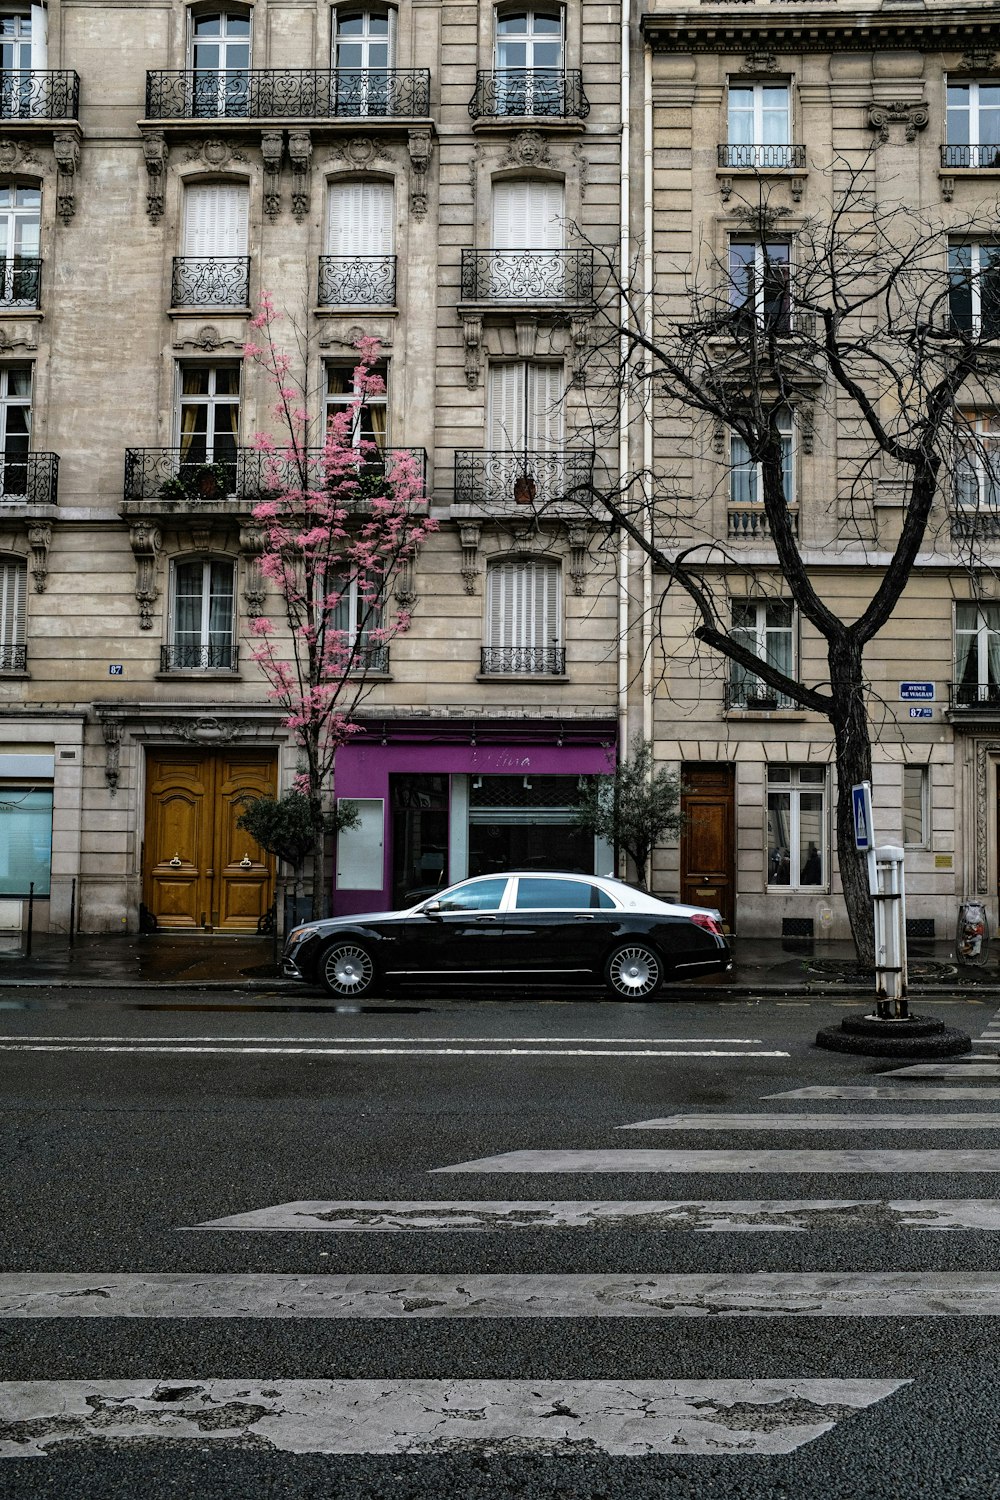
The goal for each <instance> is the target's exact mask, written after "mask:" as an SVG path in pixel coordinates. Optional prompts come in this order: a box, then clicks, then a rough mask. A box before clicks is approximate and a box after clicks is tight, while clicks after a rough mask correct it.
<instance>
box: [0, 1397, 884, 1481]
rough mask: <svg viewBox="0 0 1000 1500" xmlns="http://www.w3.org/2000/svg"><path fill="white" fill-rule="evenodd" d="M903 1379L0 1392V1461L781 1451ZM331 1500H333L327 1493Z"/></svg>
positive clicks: (859, 1408) (788, 1450)
mask: <svg viewBox="0 0 1000 1500" xmlns="http://www.w3.org/2000/svg"><path fill="white" fill-rule="evenodd" d="M909 1383H910V1382H909V1381H906V1380H628V1381H612V1380H513V1381H504V1380H462V1381H458V1380H265V1381H256V1380H191V1379H185V1380H49V1381H41V1380H40V1381H24V1382H13V1381H9V1382H6V1383H4V1384H0V1422H2V1426H3V1434H4V1435H3V1437H2V1438H0V1457H3V1458H44V1457H45V1456H46V1455H47V1454H48V1453H50V1452H55V1453H58V1451H59V1446H60V1444H62V1443H66V1442H80V1441H81V1440H87V1439H89V1440H95V1439H97V1440H99V1441H101V1442H102V1443H104V1444H106V1445H107V1446H108V1447H111V1448H114V1447H115V1446H117V1445H124V1444H126V1443H133V1444H134V1443H135V1442H136V1441H141V1440H142V1439H144V1438H146V1439H155V1440H157V1441H163V1440H170V1441H172V1442H187V1443H191V1444H197V1446H198V1448H199V1449H205V1448H207V1447H208V1446H209V1445H212V1446H213V1447H222V1448H225V1447H227V1446H240V1447H242V1448H246V1447H248V1446H252V1447H256V1448H262V1449H267V1450H270V1451H277V1452H281V1453H369V1454H386V1453H411V1454H421V1455H433V1454H448V1453H477V1454H483V1455H493V1456H497V1457H504V1456H508V1455H509V1456H511V1457H521V1456H523V1455H525V1454H531V1455H534V1454H562V1453H575V1454H578V1453H581V1452H584V1453H590V1452H594V1451H597V1452H601V1453H606V1454H611V1455H614V1456H615V1457H622V1458H640V1457H643V1456H646V1455H649V1454H654V1453H672V1454H678V1455H683V1456H684V1457H687V1456H689V1455H691V1454H719V1453H726V1452H733V1453H738V1454H740V1456H743V1455H745V1454H748V1453H754V1454H765V1453H792V1452H794V1450H795V1449H796V1448H801V1447H802V1445H803V1444H804V1443H809V1442H812V1441H813V1440H814V1439H816V1438H818V1437H820V1436H822V1434H823V1433H824V1432H829V1431H830V1429H831V1428H833V1427H835V1426H836V1425H837V1424H838V1422H840V1421H841V1420H843V1419H844V1418H845V1417H850V1416H851V1415H852V1414H853V1412H855V1411H863V1410H865V1408H866V1407H869V1406H872V1405H874V1404H875V1402H877V1401H883V1400H885V1398H886V1397H888V1396H891V1395H893V1394H894V1393H895V1392H896V1391H898V1390H900V1389H901V1388H902V1387H903V1386H905V1385H908V1384H909ZM331 1493H332V1491H331Z"/></svg>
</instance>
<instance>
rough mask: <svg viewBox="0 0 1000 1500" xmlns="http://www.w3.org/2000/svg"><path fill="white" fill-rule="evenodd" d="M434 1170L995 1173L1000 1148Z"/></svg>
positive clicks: (556, 1154) (581, 1156)
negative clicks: (997, 1149) (990, 1149)
mask: <svg viewBox="0 0 1000 1500" xmlns="http://www.w3.org/2000/svg"><path fill="white" fill-rule="evenodd" d="M431 1170H432V1171H434V1172H525V1173H527V1172H622V1173H625V1172H816V1173H819V1172H920V1173H923V1172H1000V1151H616V1150H607V1151H505V1152H504V1153H503V1154H502V1155H501V1156H483V1157H480V1158H479V1159H478V1160H475V1161H463V1162H457V1163H456V1164H455V1165H454V1166H450V1167H433V1168H432V1169H431Z"/></svg>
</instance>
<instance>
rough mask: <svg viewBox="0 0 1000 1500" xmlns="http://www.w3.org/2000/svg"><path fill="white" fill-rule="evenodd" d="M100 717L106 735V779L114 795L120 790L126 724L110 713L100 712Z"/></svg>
mask: <svg viewBox="0 0 1000 1500" xmlns="http://www.w3.org/2000/svg"><path fill="white" fill-rule="evenodd" d="M98 719H99V721H100V725H101V733H102V735H103V736H104V779H105V781H106V782H107V783H108V786H109V787H110V788H111V795H112V797H114V796H115V795H116V793H117V791H118V779H119V757H120V754H121V743H122V732H123V731H124V728H125V726H124V724H123V723H122V721H121V719H114V718H111V716H110V715H108V714H98Z"/></svg>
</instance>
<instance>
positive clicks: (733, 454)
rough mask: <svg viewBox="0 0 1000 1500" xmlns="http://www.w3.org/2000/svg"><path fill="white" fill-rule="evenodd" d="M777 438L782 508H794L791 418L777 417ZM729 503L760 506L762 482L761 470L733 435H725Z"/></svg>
mask: <svg viewBox="0 0 1000 1500" xmlns="http://www.w3.org/2000/svg"><path fill="white" fill-rule="evenodd" d="M778 436H779V438H780V440H781V483H782V488H783V490H784V493H785V504H786V505H794V504H795V445H794V428H793V425H792V414H791V412H790V411H782V412H779V413H778ZM729 503H730V505H762V504H763V503H764V480H763V474H762V472H761V466H760V464H758V463H754V462H753V460H752V459H751V457H750V449H749V448H748V447H747V445H746V443H745V442H744V441H743V439H742V438H741V437H740V436H739V435H738V434H737V433H735V432H733V433H730V435H729Z"/></svg>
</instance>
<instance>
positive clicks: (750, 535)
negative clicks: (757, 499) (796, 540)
mask: <svg viewBox="0 0 1000 1500" xmlns="http://www.w3.org/2000/svg"><path fill="white" fill-rule="evenodd" d="M788 518H789V520H790V521H791V523H792V531H793V532H794V534H795V535H796V536H798V534H799V513H798V511H797V510H789V512H788ZM729 535H730V537H732V538H733V540H734V541H747V540H749V541H757V540H758V539H760V540H764V541H767V540H769V538H770V536H771V527H770V524H769V522H768V519H767V515H766V513H765V510H764V507H763V505H731V506H730V507H729Z"/></svg>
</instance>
